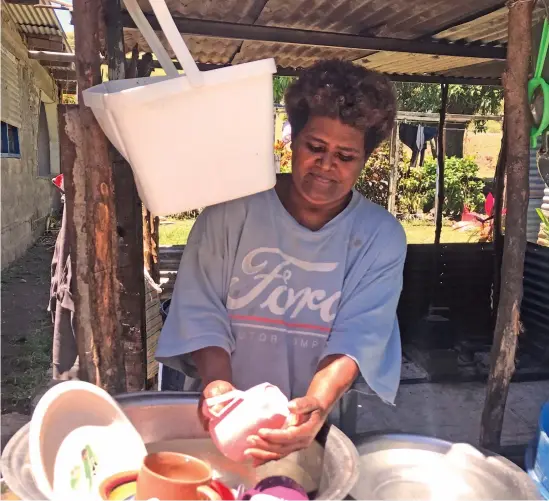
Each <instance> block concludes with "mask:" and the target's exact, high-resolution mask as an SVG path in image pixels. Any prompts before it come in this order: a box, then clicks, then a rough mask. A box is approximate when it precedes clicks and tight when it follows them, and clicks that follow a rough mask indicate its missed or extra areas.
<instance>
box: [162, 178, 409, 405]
mask: <svg viewBox="0 0 549 501" xmlns="http://www.w3.org/2000/svg"><path fill="white" fill-rule="evenodd" d="M405 256H406V236H405V233H404V230H403V228H402V226H401V225H400V223H399V222H398V221H397V220H396V219H395V218H394V217H393V216H392V215H391V214H389V213H388V212H387V211H386V210H385V209H383V208H382V207H380V206H378V205H376V204H374V203H372V202H370V201H368V200H366V199H365V198H364V197H362V195H360V194H359V193H358V192H356V191H353V195H352V199H351V201H350V203H349V205H348V206H347V207H346V208H345V209H344V210H343V211H342V212H341V213H340V214H339V215H338V216H336V217H335V218H334V219H332V220H331V221H330V222H328V223H327V224H326V225H325V226H323V227H322V228H321V229H320V230H318V231H311V230H309V229H307V228H305V227H303V226H301V225H300V224H299V223H298V222H297V221H296V220H295V219H294V218H293V217H292V216H291V215H290V214H289V213H288V212H287V211H286V209H285V208H284V206H283V205H282V203H281V202H280V199H279V198H278V196H277V194H276V192H275V190H274V189H272V190H269V191H266V192H262V193H259V194H256V195H252V196H249V197H246V198H242V199H239V200H234V201H231V202H226V203H223V204H219V205H216V206H213V207H209V208H207V209H206V210H204V212H203V213H202V214H201V215H200V216H199V218H198V219H197V221H196V223H195V225H194V227H193V229H192V231H191V234H190V236H189V241H188V244H187V246H186V248H185V251H184V253H183V258H182V260H181V265H180V267H179V272H178V274H177V280H176V283H175V290H174V293H173V297H172V301H171V304H170V312H169V315H168V318H167V320H166V323H165V325H164V328H163V330H162V333H161V336H160V340H159V343H158V348H157V351H156V357H157V359H158V360H159V361H160V362H162V363H164V364H166V365H168V366H170V367H172V368H174V369H178V370H181V371H183V372H185V373H186V374H187V375H188V376H189V377H190V378H196V377H197V373H196V369H195V367H194V365H193V363H192V360H191V357H190V356H188V354H189V353H190V352H193V351H196V350H199V349H201V348H205V347H208V346H218V347H221V348H223V349H225V350H226V351H227V352H228V353H229V354H230V355H231V363H232V369H233V384H234V385H235V386H236V387H237V388H239V389H242V390H246V389H248V388H250V387H252V386H254V385H256V384H260V383H264V382H269V383H272V384H275V385H277V386H278V387H279V388H280V389H281V390H282V391H283V392H284V393H285V394H286V396H288V397H289V398H296V397H300V396H304V395H305V394H306V392H307V389H308V386H309V384H310V382H311V380H312V378H313V376H314V374H315V372H316V369H317V365H318V363H319V361H320V360H321V359H322V358H324V357H325V356H327V355H330V354H344V355H347V356H349V357H351V358H352V359H353V360H355V361H356V362H357V364H358V366H359V368H360V372H361V373H362V375H363V377H364V379H365V380H366V382H367V383H368V385H369V386H370V388H371V389H373V390H374V391H375V392H376V393H377V394H378V395H379V396H380V397H381V398H382V399H383V400H385V401H388V402H393V401H394V398H395V395H396V392H397V389H398V384H399V381H400V364H401V346H400V334H399V329H398V322H397V318H396V308H397V304H398V300H399V296H400V292H401V289H402V271H403V266H404V259H405ZM197 385H199V381H198V382H197V381H196V380H192V379H191V380H190V382H188V383H187V386H186V389H193V390H198V389H199V386H197Z"/></svg>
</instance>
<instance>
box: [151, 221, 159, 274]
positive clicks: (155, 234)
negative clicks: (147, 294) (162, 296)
mask: <svg viewBox="0 0 549 501" xmlns="http://www.w3.org/2000/svg"><path fill="white" fill-rule="evenodd" d="M159 259H160V218H159V217H158V216H151V278H152V279H153V280H154V281H155V282H156V283H157V284H159V283H160V262H159Z"/></svg>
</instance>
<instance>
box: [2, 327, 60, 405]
mask: <svg viewBox="0 0 549 501" xmlns="http://www.w3.org/2000/svg"><path fill="white" fill-rule="evenodd" d="M51 335H52V326H51V319H49V318H45V319H44V320H42V321H40V322H38V323H37V324H35V326H34V328H33V330H32V332H30V333H28V334H27V336H26V337H24V338H23V337H22V338H20V339H16V340H12V341H11V343H14V344H17V345H18V346H17V350H16V351H17V356H16V357H14V358H12V359H11V360H9V364H10V366H11V367H10V371H9V373H8V374H7V375H5V376H4V377H3V380H2V408H4V407H13V408H20V407H21V406H23V407H28V406H29V405H30V400H31V398H32V395H33V394H34V392H35V391H36V389H37V388H38V387H40V385H41V384H43V382H44V380H45V379H46V375H47V372H48V369H49V368H50V364H51V351H52V341H51Z"/></svg>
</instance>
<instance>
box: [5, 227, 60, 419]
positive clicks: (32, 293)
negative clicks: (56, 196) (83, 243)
mask: <svg viewBox="0 0 549 501" xmlns="http://www.w3.org/2000/svg"><path fill="white" fill-rule="evenodd" d="M54 245H55V237H53V236H44V237H42V238H41V239H40V241H39V242H38V243H37V244H36V245H35V246H34V247H32V248H31V249H29V250H28V251H27V253H26V254H25V255H23V256H22V257H21V258H19V259H18V260H17V261H16V262H14V263H13V264H12V265H10V266H9V267H8V268H6V269H5V270H2V279H1V282H2V337H1V342H2V399H1V400H2V414H5V413H12V412H17V413H20V414H28V413H29V412H30V405H31V401H32V398H33V397H34V395H35V393H36V391H37V389H38V388H39V387H40V385H41V384H43V383H44V382H46V381H47V379H46V378H47V373H48V370H49V368H50V365H51V349H52V335H53V325H52V321H51V315H50V314H49V313H48V311H47V307H48V301H49V290H50V265H51V259H52V256H53V249H54Z"/></svg>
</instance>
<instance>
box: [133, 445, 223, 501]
mask: <svg viewBox="0 0 549 501" xmlns="http://www.w3.org/2000/svg"><path fill="white" fill-rule="evenodd" d="M211 481H212V469H211V468H210V466H209V465H208V464H207V463H205V462H204V461H201V460H200V459H197V458H194V457H192V456H187V455H186V454H179V453H177V452H157V453H155V454H149V455H148V456H147V457H146V458H145V460H144V461H143V466H142V467H141V470H140V471H139V474H138V475H137V485H136V493H135V499H136V500H146V499H152V498H156V499H159V500H170V499H208V500H215V501H220V500H221V496H220V495H219V493H218V492H216V491H215V490H214V489H213V488H212V487H211V486H210V484H211Z"/></svg>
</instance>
